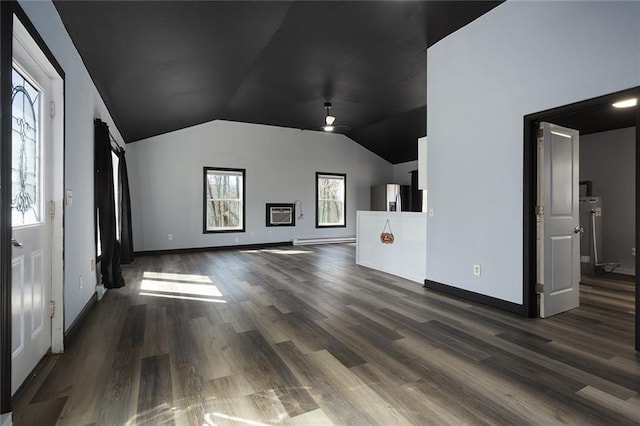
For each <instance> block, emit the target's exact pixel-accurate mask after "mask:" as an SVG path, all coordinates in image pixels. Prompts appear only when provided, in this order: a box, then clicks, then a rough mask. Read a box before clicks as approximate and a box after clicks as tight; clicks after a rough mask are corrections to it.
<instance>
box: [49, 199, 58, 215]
mask: <svg viewBox="0 0 640 426" xmlns="http://www.w3.org/2000/svg"><path fill="white" fill-rule="evenodd" d="M49 215H50V216H51V219H54V218H55V217H56V202H55V201H53V200H51V201H49Z"/></svg>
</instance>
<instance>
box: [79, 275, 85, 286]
mask: <svg viewBox="0 0 640 426" xmlns="http://www.w3.org/2000/svg"><path fill="white" fill-rule="evenodd" d="M78 288H79V289H80V290H82V289H83V288H84V277H83V276H82V275H80V279H78Z"/></svg>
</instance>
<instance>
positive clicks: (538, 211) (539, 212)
mask: <svg viewBox="0 0 640 426" xmlns="http://www.w3.org/2000/svg"><path fill="white" fill-rule="evenodd" d="M536 215H538V216H542V215H544V206H536Z"/></svg>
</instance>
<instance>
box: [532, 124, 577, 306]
mask: <svg viewBox="0 0 640 426" xmlns="http://www.w3.org/2000/svg"><path fill="white" fill-rule="evenodd" d="M540 129H541V131H542V132H541V137H540V138H539V139H538V149H539V157H538V164H539V168H538V233H539V239H538V249H539V252H538V280H539V282H540V283H541V284H542V287H543V288H542V292H541V295H540V316H541V317H543V318H546V317H549V316H551V315H555V314H558V313H561V312H565V311H567V310H569V309H573V308H577V307H578V306H579V304H580V298H579V294H580V289H579V285H580V217H579V207H578V196H579V193H578V186H579V174H578V161H579V157H578V138H579V133H578V131H577V130H573V129H567V128H564V127H560V126H557V125H555V124H550V123H541V124H540Z"/></svg>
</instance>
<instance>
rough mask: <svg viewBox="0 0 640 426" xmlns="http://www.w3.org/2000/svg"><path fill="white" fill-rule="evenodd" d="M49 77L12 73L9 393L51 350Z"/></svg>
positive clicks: (24, 67) (25, 68)
mask: <svg viewBox="0 0 640 426" xmlns="http://www.w3.org/2000/svg"><path fill="white" fill-rule="evenodd" d="M47 90H48V79H47V78H45V76H44V75H43V73H42V72H41V70H38V69H37V67H34V66H30V64H18V63H15V62H14V67H13V74H12V94H11V101H12V162H11V178H12V179H11V185H12V191H11V197H12V199H11V203H12V204H11V219H12V232H13V234H12V243H13V249H12V260H11V275H12V336H11V345H12V346H11V357H12V378H11V392H12V394H13V393H15V391H16V390H17V389H18V387H19V386H20V385H21V384H22V382H23V381H24V379H25V378H26V377H27V375H28V374H29V373H30V372H31V371H32V370H33V368H34V367H35V366H36V365H37V363H38V362H39V361H40V359H41V358H42V356H43V355H44V354H46V353H47V351H48V349H49V348H50V346H51V319H50V315H49V310H50V307H49V305H50V300H51V216H50V214H49V211H48V202H47V200H49V199H50V198H49V197H48V187H47V184H48V182H50V179H49V178H48V175H47V173H48V168H47V161H46V159H47V154H48V153H47V138H48V134H49V125H50V117H49V115H48V114H46V113H45V110H46V106H47V105H49V100H48V93H47Z"/></svg>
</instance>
